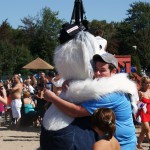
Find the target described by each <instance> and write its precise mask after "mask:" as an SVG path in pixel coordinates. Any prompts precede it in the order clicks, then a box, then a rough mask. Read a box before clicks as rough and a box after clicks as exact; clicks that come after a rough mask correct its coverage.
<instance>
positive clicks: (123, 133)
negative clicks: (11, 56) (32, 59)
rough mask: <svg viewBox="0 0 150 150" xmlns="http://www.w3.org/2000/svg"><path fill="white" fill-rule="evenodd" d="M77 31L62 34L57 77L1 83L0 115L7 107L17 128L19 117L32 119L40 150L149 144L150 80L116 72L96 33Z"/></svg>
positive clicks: (124, 149)
mask: <svg viewBox="0 0 150 150" xmlns="http://www.w3.org/2000/svg"><path fill="white" fill-rule="evenodd" d="M79 28H80V27H78V26H75V27H72V26H71V27H67V28H66V27H65V28H64V29H62V30H61V33H60V41H61V42H60V43H61V45H60V46H58V47H57V48H56V49H55V54H54V62H55V67H56V69H57V71H59V73H56V72H53V71H50V72H49V73H47V74H45V73H44V72H40V77H39V78H38V79H36V78H35V76H34V75H30V76H28V77H27V78H26V79H24V80H23V79H22V78H21V75H20V74H15V75H14V76H13V78H12V80H6V81H5V82H0V102H1V103H0V111H1V112H0V115H2V114H3V112H4V111H5V108H10V109H11V112H12V119H13V120H12V121H13V123H14V124H15V128H16V129H18V128H19V126H20V124H21V121H22V119H23V116H22V115H23V114H24V115H26V116H27V117H31V118H32V123H33V125H34V126H37V125H40V126H41V135H40V147H41V150H60V149H63V150H68V149H70V150H85V149H86V150H101V149H102V150H105V149H106V150H120V149H121V150H135V149H136V147H137V148H139V149H142V142H143V139H144V137H145V135H146V137H147V138H148V140H149V141H150V126H149V122H150V78H149V77H148V76H144V77H141V81H140V85H138V84H137V82H136V80H135V77H134V75H131V74H129V75H128V74H126V73H118V72H117V68H118V61H117V59H116V58H115V56H114V55H112V54H110V53H108V52H106V47H107V41H106V40H105V39H103V38H102V37H101V39H100V32H97V34H96V38H95V36H93V35H92V34H90V33H89V32H87V31H82V30H81V29H80V30H79ZM74 30H75V31H74ZM70 32H71V33H70ZM69 34H70V35H69ZM102 39H103V40H102ZM100 41H102V43H103V44H101V45H100ZM22 110H23V113H22ZM137 118H140V119H141V120H140V123H141V133H140V135H139V137H138V140H137V137H136V131H135V124H134V122H135V121H136V120H137Z"/></svg>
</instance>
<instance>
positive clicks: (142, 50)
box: [116, 2, 150, 67]
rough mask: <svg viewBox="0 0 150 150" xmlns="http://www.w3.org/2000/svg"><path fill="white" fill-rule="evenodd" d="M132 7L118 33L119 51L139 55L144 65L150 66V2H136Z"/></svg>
mask: <svg viewBox="0 0 150 150" xmlns="http://www.w3.org/2000/svg"><path fill="white" fill-rule="evenodd" d="M130 7H131V8H130V9H129V10H128V11H127V12H128V18H126V19H125V20H124V21H123V22H122V23H121V24H120V26H119V28H118V30H117V31H118V32H117V34H116V37H117V39H118V41H119V53H120V54H131V55H133V56H134V55H137V57H139V59H140V60H141V61H140V63H141V65H142V66H143V67H150V61H149V57H150V3H146V2H135V3H133V4H131V5H130ZM133 46H136V49H134V48H133Z"/></svg>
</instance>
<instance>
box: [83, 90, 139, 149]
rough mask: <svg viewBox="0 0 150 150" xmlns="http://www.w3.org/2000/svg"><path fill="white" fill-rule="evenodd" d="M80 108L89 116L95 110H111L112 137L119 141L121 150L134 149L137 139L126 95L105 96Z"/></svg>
mask: <svg viewBox="0 0 150 150" xmlns="http://www.w3.org/2000/svg"><path fill="white" fill-rule="evenodd" d="M82 107H84V108H85V109H86V110H87V111H88V112H89V113H90V114H93V112H94V111H95V110H96V109H97V108H111V109H112V110H113V111H114V113H115V115H116V132H115V135H114V136H115V137H116V139H117V140H118V141H119V143H120V145H121V150H123V149H124V150H125V149H126V150H134V149H136V142H137V139H136V133H135V126H134V123H133V118H132V110H131V103H130V98H129V95H128V94H124V93H122V92H115V93H111V94H107V95H105V96H102V97H100V98H99V99H98V100H90V101H87V102H84V103H83V104H82ZM123 147H124V148H123Z"/></svg>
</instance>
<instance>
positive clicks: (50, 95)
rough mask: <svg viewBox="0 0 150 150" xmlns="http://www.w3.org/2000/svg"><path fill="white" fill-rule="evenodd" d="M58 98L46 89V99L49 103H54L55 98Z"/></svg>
mask: <svg viewBox="0 0 150 150" xmlns="http://www.w3.org/2000/svg"><path fill="white" fill-rule="evenodd" d="M54 96H56V95H55V93H54V92H52V91H50V90H48V89H46V88H45V89H44V99H45V100H46V101H48V102H52V101H53V97H54Z"/></svg>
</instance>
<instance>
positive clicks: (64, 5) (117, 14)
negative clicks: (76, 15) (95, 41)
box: [0, 0, 150, 28]
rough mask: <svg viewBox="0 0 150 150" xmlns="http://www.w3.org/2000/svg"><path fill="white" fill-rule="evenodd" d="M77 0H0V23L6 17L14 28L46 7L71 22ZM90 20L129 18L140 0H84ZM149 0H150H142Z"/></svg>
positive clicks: (147, 0)
mask: <svg viewBox="0 0 150 150" xmlns="http://www.w3.org/2000/svg"><path fill="white" fill-rule="evenodd" d="M74 1H75V0H0V24H1V23H2V21H4V20H5V19H8V22H9V23H10V25H11V26H12V27H13V28H17V27H18V26H19V25H22V23H21V19H23V18H24V17H27V16H32V17H34V16H36V15H37V14H38V13H39V12H40V11H41V10H42V8H44V7H49V8H50V9H51V10H52V11H59V15H58V18H59V19H64V20H66V21H68V22H70V19H71V14H72V10H73V6H74ZM82 1H83V4H84V8H85V11H86V16H87V19H88V20H89V21H91V20H93V19H97V20H106V21H107V22H111V21H115V22H119V21H122V20H123V19H125V18H127V10H128V9H129V8H130V4H131V3H133V2H139V0H82ZM140 1H141V2H149V3H150V0H140Z"/></svg>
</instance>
